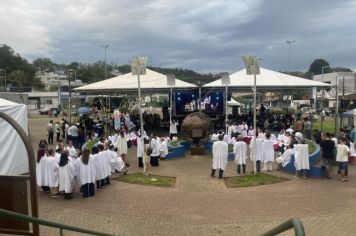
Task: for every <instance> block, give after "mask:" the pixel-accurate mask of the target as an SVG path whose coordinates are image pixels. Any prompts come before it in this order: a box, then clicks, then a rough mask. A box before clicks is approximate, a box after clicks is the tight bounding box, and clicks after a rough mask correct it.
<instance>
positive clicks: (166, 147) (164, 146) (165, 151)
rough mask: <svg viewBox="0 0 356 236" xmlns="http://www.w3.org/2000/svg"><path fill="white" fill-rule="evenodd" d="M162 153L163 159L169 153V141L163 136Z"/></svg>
mask: <svg viewBox="0 0 356 236" xmlns="http://www.w3.org/2000/svg"><path fill="white" fill-rule="evenodd" d="M159 151H160V154H161V156H160V157H161V158H162V159H165V158H166V156H167V155H168V144H167V141H166V140H165V139H164V138H162V139H161V146H160V150H159Z"/></svg>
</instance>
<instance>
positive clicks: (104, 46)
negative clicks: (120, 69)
mask: <svg viewBox="0 0 356 236" xmlns="http://www.w3.org/2000/svg"><path fill="white" fill-rule="evenodd" d="M101 47H102V48H104V50H105V57H104V69H105V79H107V78H108V73H107V70H106V50H107V49H108V47H109V44H106V45H102V46H101Z"/></svg>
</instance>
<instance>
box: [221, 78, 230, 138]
mask: <svg viewBox="0 0 356 236" xmlns="http://www.w3.org/2000/svg"><path fill="white" fill-rule="evenodd" d="M220 76H221V83H222V85H225V134H226V135H227V132H228V127H227V87H228V85H229V84H230V77H229V73H227V72H223V73H221V74H220Z"/></svg>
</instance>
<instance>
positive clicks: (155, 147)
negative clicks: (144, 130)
mask: <svg viewBox="0 0 356 236" xmlns="http://www.w3.org/2000/svg"><path fill="white" fill-rule="evenodd" d="M157 139H158V138H157V136H156V135H155V134H153V135H152V139H151V142H150V147H151V148H152V154H151V158H150V163H151V166H159V156H160V152H159V148H160V147H159V143H160V142H158V140H157Z"/></svg>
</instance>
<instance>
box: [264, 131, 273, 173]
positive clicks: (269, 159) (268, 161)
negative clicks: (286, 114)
mask: <svg viewBox="0 0 356 236" xmlns="http://www.w3.org/2000/svg"><path fill="white" fill-rule="evenodd" d="M262 155H263V163H264V167H263V170H264V171H272V168H273V162H274V147H273V141H272V140H271V133H270V132H267V133H266V139H265V140H264V141H263V143H262Z"/></svg>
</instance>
